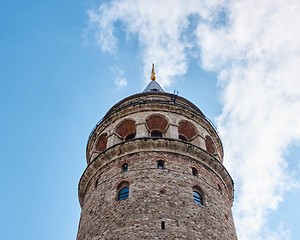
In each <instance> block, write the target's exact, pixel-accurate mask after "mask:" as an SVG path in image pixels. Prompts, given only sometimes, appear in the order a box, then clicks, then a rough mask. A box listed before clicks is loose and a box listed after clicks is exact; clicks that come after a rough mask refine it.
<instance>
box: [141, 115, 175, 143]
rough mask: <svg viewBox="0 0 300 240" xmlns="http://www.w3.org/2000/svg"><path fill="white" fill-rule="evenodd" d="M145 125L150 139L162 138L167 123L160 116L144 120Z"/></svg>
mask: <svg viewBox="0 0 300 240" xmlns="http://www.w3.org/2000/svg"><path fill="white" fill-rule="evenodd" d="M146 125H147V128H148V130H149V132H150V136H151V137H155V138H157V137H163V134H164V132H165V131H166V130H167V128H168V125H169V122H168V121H167V120H166V119H165V118H164V117H162V116H160V115H152V116H150V117H148V118H147V119H146Z"/></svg>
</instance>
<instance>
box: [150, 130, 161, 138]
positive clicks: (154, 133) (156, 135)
mask: <svg viewBox="0 0 300 240" xmlns="http://www.w3.org/2000/svg"><path fill="white" fill-rule="evenodd" d="M162 136H163V133H162V132H161V131H159V130H153V131H151V137H154V138H161V137H162Z"/></svg>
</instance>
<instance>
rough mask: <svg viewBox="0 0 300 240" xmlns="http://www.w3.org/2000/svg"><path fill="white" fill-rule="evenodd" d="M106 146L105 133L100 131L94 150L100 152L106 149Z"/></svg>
mask: <svg viewBox="0 0 300 240" xmlns="http://www.w3.org/2000/svg"><path fill="white" fill-rule="evenodd" d="M106 146H107V134H106V133H102V134H101V135H100V137H99V138H98V140H97V143H96V150H97V151H99V152H102V151H104V150H105V149H106Z"/></svg>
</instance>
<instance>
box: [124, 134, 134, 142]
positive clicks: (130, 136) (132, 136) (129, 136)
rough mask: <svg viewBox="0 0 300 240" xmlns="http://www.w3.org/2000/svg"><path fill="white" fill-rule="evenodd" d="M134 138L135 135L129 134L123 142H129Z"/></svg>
mask: <svg viewBox="0 0 300 240" xmlns="http://www.w3.org/2000/svg"><path fill="white" fill-rule="evenodd" d="M134 138H135V133H129V134H128V135H127V136H126V137H125V140H130V139H134Z"/></svg>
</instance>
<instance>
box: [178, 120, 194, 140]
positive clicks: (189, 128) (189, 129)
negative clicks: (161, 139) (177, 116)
mask: <svg viewBox="0 0 300 240" xmlns="http://www.w3.org/2000/svg"><path fill="white" fill-rule="evenodd" d="M178 134H179V135H182V136H184V137H186V138H187V139H188V140H191V139H192V138H193V137H195V136H196V135H197V131H196V128H195V126H194V125H193V124H192V123H191V122H188V121H185V120H182V121H181V122H179V125H178Z"/></svg>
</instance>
